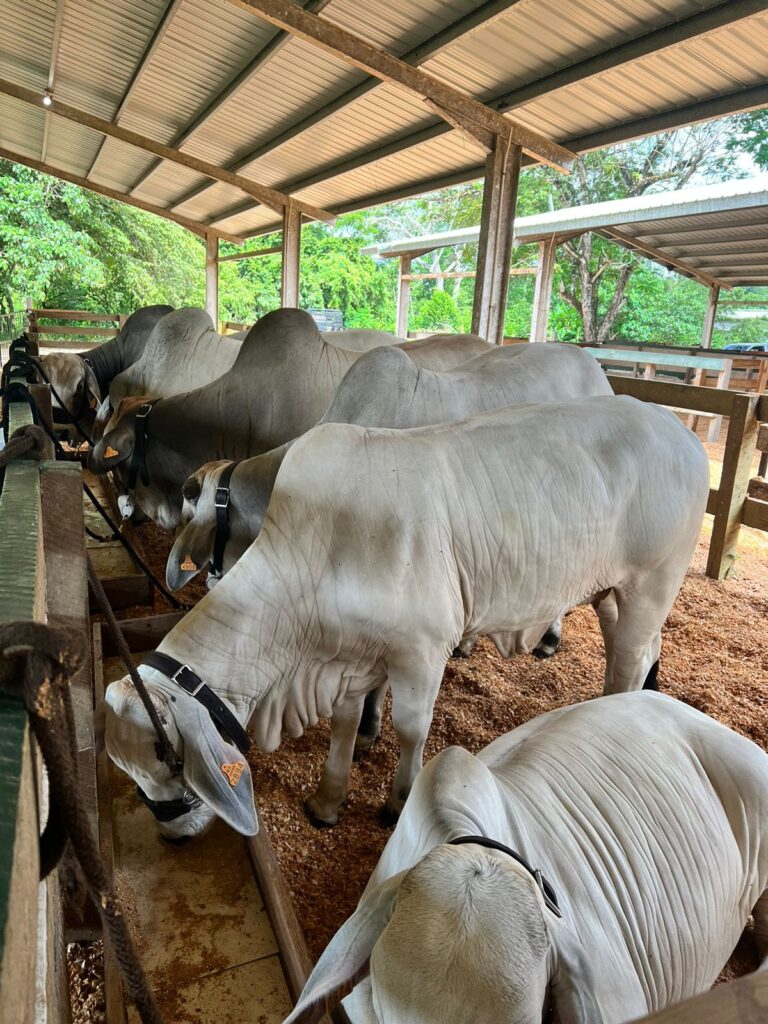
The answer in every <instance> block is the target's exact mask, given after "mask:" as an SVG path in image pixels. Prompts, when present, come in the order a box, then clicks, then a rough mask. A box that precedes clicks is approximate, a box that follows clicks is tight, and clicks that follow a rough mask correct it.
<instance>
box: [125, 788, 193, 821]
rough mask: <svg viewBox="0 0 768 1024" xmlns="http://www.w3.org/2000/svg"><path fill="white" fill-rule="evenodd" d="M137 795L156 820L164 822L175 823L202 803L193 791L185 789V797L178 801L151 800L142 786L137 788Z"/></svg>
mask: <svg viewBox="0 0 768 1024" xmlns="http://www.w3.org/2000/svg"><path fill="white" fill-rule="evenodd" d="M136 795H137V796H138V798H139V800H141V802H142V803H143V804H146V805H147V807H148V808H149V809H150V811H152V813H153V814H154V816H155V818H156V819H157V820H158V821H162V822H165V821H175V820H176V818H180V817H181V816H182V814H189V812H190V811H191V810H192V808H193V807H197V806H199V805H200V804H201V803H202V801H201V800H200V799H199V797H196V796H195V794H194V793H193V792H192V790H191V789H185V790H184V795H183V796H181V797H179V798H178V800H150V799H149V797H148V796H147V794H146V793H145V792H144V790H143V789H142V788H141V786H137V787H136Z"/></svg>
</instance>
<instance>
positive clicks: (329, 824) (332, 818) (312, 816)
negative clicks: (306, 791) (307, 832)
mask: <svg viewBox="0 0 768 1024" xmlns="http://www.w3.org/2000/svg"><path fill="white" fill-rule="evenodd" d="M304 813H305V814H306V816H307V817H308V818H309V823H310V825H312V827H313V828H333V826H334V825H335V824H336V823H337V822H338V820H339V816H338V814H329V815H326V816H322V815H320V814H318V813H316V811H315V810H314V807H313V798H312V797H310V798H309V799H308V800H305V801H304Z"/></svg>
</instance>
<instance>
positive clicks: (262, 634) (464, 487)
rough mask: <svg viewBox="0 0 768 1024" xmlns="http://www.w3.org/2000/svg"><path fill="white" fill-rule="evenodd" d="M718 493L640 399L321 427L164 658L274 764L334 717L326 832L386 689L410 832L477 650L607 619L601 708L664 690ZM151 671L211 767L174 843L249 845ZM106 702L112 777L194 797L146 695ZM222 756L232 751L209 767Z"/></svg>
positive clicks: (239, 803) (169, 714)
mask: <svg viewBox="0 0 768 1024" xmlns="http://www.w3.org/2000/svg"><path fill="white" fill-rule="evenodd" d="M708 476H709V474H708V463H707V457H706V454H705V452H704V449H703V447H702V445H701V442H700V441H699V440H698V438H697V437H696V436H695V435H694V434H693V433H691V431H689V430H687V429H686V428H685V427H684V426H683V425H682V424H681V423H680V422H679V420H678V419H677V418H676V417H675V416H674V415H673V414H672V413H670V412H668V411H667V410H665V409H661V408H659V407H657V406H654V405H649V404H645V403H642V402H639V401H637V400H635V399H632V398H627V397H610V398H604V397H601V398H588V399H580V400H574V401H571V402H561V403H552V404H548V405H523V406H516V407H512V408H509V409H505V410H502V411H500V412H495V413H486V414H485V415H482V416H476V417H473V418H472V419H469V420H463V421H461V422H459V423H449V424H440V425H438V426H434V427H422V428H420V429H417V430H387V429H373V428H364V427H358V426H353V425H350V424H336V423H326V424H323V425H322V426H319V427H316V428H315V429H313V430H311V431H309V432H308V433H307V434H306V435H305V436H304V437H302V438H300V439H299V440H298V441H297V442H296V444H295V445H294V446H293V448H292V449H291V451H290V453H289V454H288V456H287V457H286V459H285V460H284V462H283V465H282V467H281V469H280V472H279V474H278V477H277V480H276V482H275V487H274V490H273V492H272V499H271V501H270V505H269V509H268V512H267V518H266V520H265V522H264V526H263V527H262V530H261V533H260V534H259V537H258V538H257V539H256V540H255V541H254V543H253V544H252V545H251V547H250V548H249V550H248V551H247V552H246V554H245V555H244V556H243V558H241V559H240V561H239V562H238V563H237V565H236V566H235V567H234V568H233V569H232V570H231V571H230V572H229V573H228V574H227V575H226V576H225V577H224V579H223V580H222V581H221V583H219V584H218V585H217V586H216V587H215V588H214V589H213V590H212V591H210V593H208V594H207V595H206V596H205V597H204V598H203V599H202V601H200V602H199V604H197V605H196V606H195V608H194V609H193V610H192V611H191V612H189V613H188V614H187V615H186V616H185V617H184V618H183V619H182V620H181V622H179V623H178V625H177V626H175V627H174V629H172V630H171V632H170V633H168V635H167V636H166V637H165V638H164V640H163V641H162V643H161V645H160V647H159V648H158V650H159V651H160V652H161V653H163V654H165V655H167V656H170V657H171V658H174V659H177V661H178V662H179V663H180V664H181V665H187V666H190V667H191V669H193V670H194V672H195V673H197V675H198V676H199V677H200V678H202V679H204V680H205V681H206V682H207V683H208V684H209V685H210V687H212V688H213V690H214V691H215V692H216V693H217V694H218V695H219V696H220V697H222V699H223V700H224V701H225V702H226V704H227V705H228V706H229V707H230V708H231V709H232V710H233V711H234V713H235V715H236V716H237V718H238V720H239V721H240V722H241V723H242V724H246V723H247V724H248V726H249V729H250V731H251V734H252V735H253V736H254V738H255V741H256V743H257V744H258V746H259V747H261V749H263V750H266V751H270V750H274V749H276V747H277V746H278V745H279V743H280V738H281V735H282V732H283V731H285V732H287V733H288V734H289V735H291V736H299V735H301V734H302V732H303V731H304V729H306V728H307V727H308V726H312V725H314V724H315V723H316V722H317V720H318V718H320V717H328V716H332V729H331V748H330V752H329V756H328V761H327V763H326V767H325V771H324V773H323V778H322V780H321V782H320V786H319V788H318V791H317V793H316V794H315V795H314V796H313V797H312V798H311V799H310V801H309V802H308V810H309V812H310V814H311V815H312V816H313V817H314V818H315V819H316V820H318V821H319V822H323V823H326V824H333V823H335V821H336V820H337V814H338V809H339V807H340V805H341V803H342V802H343V800H344V798H345V796H346V791H347V784H348V776H349V769H350V765H351V761H352V755H353V750H354V743H355V735H356V731H357V725H358V722H359V721H360V713H361V709H362V706H363V702H364V699H365V695H366V693H368V692H369V691H371V690H374V689H376V688H377V687H379V686H381V685H382V684H383V683H385V682H386V683H388V684H389V686H390V688H391V691H392V721H393V725H394V728H395V732H396V734H397V737H398V740H399V742H400V763H399V766H398V769H397V773H396V776H395V780H394V786H393V791H392V793H391V795H390V798H389V800H388V811H389V812H390V813H391V814H393V815H396V814H397V813H398V812H399V811H400V810H401V808H402V806H403V803H404V801H405V799H406V797H407V795H408V792H409V790H410V787H411V785H412V783H413V780H414V778H415V777H416V774H417V772H418V770H419V768H420V767H421V759H422V752H423V749H424V743H425V741H426V738H427V734H428V732H429V726H430V722H431V718H432V708H433V706H434V702H435V698H436V696H437V692H438V690H439V687H440V682H441V679H442V676H443V669H444V667H445V663H446V661H447V659H448V657H449V656H450V654H451V651H452V650H453V649H454V647H455V646H456V644H457V643H458V642H459V640H460V639H461V638H462V637H471V636H477V635H480V634H485V635H488V636H490V637H491V639H492V640H493V641H494V643H495V644H496V646H497V648H498V649H499V651H500V652H501V653H502V655H504V656H509V655H511V654H513V653H518V652H519V653H527V652H530V651H531V650H532V648H533V647H535V646H536V644H537V643H538V642H539V639H540V638H541V635H542V633H543V632H544V631H545V630H546V628H547V626H548V625H549V623H551V622H552V621H554V620H555V619H557V618H558V617H559V616H560V615H562V614H563V613H564V612H565V611H567V610H568V609H569V608H573V607H575V606H576V605H578V604H583V603H587V602H592V603H593V604H594V605H595V607H596V610H597V614H598V618H599V621H600V626H601V629H602V632H603V638H604V642H605V647H606V670H605V691H606V692H607V693H613V692H616V691H622V690H635V689H639V688H640V687H642V686H643V684H644V683H645V682H646V681H650V680H652V679H654V678H655V667H656V664H657V662H658V658H659V651H660V647H661V627H662V624H663V623H664V620H665V618H666V616H667V613H668V612H669V609H670V608H671V606H672V603H673V601H674V600H675V597H676V595H677V592H678V590H679V588H680V585H681V583H682V580H683V578H684V575H685V571H686V568H687V566H688V563H689V561H690V557H691V554H692V552H693V550H694V547H695V545H696V541H697V539H698V535H699V529H700V527H701V520H702V516H703V513H704V509H705V506H706V501H707V495H708V490H709V479H708ZM142 674H143V675H144V677H145V678H146V679H147V681H148V683H149V686H150V689H151V690H153V691H154V693H155V694H156V696H157V699H158V701H159V702H160V703H161V706H162V708H161V711H162V714H163V715H164V716H165V717H166V718H167V720H168V723H169V728H172V729H173V730H174V738H175V739H176V740H177V741H179V742H180V744H181V746H182V747H183V749H184V751H185V752H186V753H185V754H184V758H185V762H186V761H187V760H188V753H189V751H190V750H192V751H194V752H195V757H194V764H195V769H194V771H195V774H194V777H193V778H189V777H187V779H186V781H187V783H188V785H189V787H191V789H192V790H193V791H194V792H195V793H197V795H198V796H199V797H200V798H201V799H202V800H203V801H205V803H204V804H203V805H202V806H200V807H197V808H196V809H195V810H194V811H192V812H190V813H189V814H188V815H186V816H185V818H184V819H183V820H182V821H180V822H178V823H176V824H174V825H173V827H172V832H175V833H176V834H178V835H184V834H190V833H191V834H194V833H195V832H198V831H200V830H201V829H203V828H205V827H206V825H207V824H208V823H209V822H210V821H211V820H212V818H213V816H214V815H215V814H219V815H220V816H221V817H222V818H224V819H225V820H227V821H229V822H230V824H232V825H233V826H234V827H235V828H238V829H240V830H241V831H244V832H248V831H249V830H251V831H253V830H254V829H255V828H256V822H255V817H254V812H253V807H252V805H251V804H249V802H248V799H245V800H244V799H243V797H244V794H245V793H246V790H248V791H250V786H249V783H248V782H247V781H246V782H244V783H243V785H242V786H239V787H238V786H233V787H231V788H223V787H221V786H220V785H214V784H213V783H214V782H215V783H220V782H221V768H220V766H221V764H222V763H223V762H222V761H221V760H220V759H219V760H216V756H217V755H221V754H224V753H225V751H226V748H227V746H228V745H227V744H226V743H224V742H223V741H222V740H221V739H220V738H218V733H217V732H216V729H215V727H214V726H213V724H212V723H211V722H210V720H209V719H208V718H207V715H206V714H205V713H204V712H202V709H201V708H200V707H199V705H198V704H197V702H196V701H195V700H194V699H193V698H190V697H188V696H187V694H186V693H184V692H183V691H182V690H181V689H180V688H179V687H178V686H177V685H176V684H175V683H174V682H173V681H171V680H169V679H168V678H166V677H165V676H164V675H162V674H161V673H160V672H159V671H157V670H156V669H151V668H148V667H145V668H144V669H143V673H142ZM190 704H191V705H194V707H192V708H191V709H190V708H189V705H190ZM107 705H108V711H111V714H108V715H107V723H106V724H107V732H106V737H107V748H108V750H109V753H110V755H111V756H112V758H113V760H114V761H115V763H116V764H118V766H119V767H121V768H123V770H125V771H126V772H128V774H130V775H132V776H133V777H134V778H135V779H136V781H137V782H139V784H140V785H141V786H142V787H143V788H144V789H145V791H147V792H148V793H149V796H150V798H151V799H153V800H165V799H175V798H178V797H179V796H180V793H181V791H182V790H183V788H184V787H183V781H180V780H175V779H171V778H169V777H168V772H167V769H166V768H165V767H164V766H163V765H161V764H159V763H158V762H155V761H154V759H153V753H152V752H153V738H152V730H151V728H150V726H149V721H148V720H146V719H145V717H144V714H143V709H142V708H141V706H140V705H139V704H138V699H137V697H136V695H135V694H134V693H133V691H132V688H131V684H130V682H129V681H126V680H124V681H122V682H117V683H113V684H112V685H111V686H110V687H109V689H108V691H107ZM189 716H191V717H189ZM206 745H208V746H210V747H211V750H212V751H214V752H215V755H216V756H207V755H206V756H203V755H202V754H201V753H200V751H201V750H202V749H204V748H205V747H206ZM217 745H218V746H217ZM233 749H234V748H232V747H231V745H230V746H229V750H230V751H233ZM227 763H228V762H227ZM239 774H240V772H239V771H238V776H239ZM242 774H243V775H247V771H246V770H245V768H244V769H243V772H242ZM147 786H150V790H151V791H149V790H147ZM160 794H164V795H162V796H161V795H160ZM169 794H174V796H170V795H169ZM248 807H250V812H249V813H248V812H247V808H248Z"/></svg>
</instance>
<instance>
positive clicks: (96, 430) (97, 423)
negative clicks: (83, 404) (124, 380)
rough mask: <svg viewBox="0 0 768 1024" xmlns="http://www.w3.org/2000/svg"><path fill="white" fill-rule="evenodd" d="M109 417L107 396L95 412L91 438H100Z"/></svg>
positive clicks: (109, 406) (110, 411) (110, 408)
mask: <svg viewBox="0 0 768 1024" xmlns="http://www.w3.org/2000/svg"><path fill="white" fill-rule="evenodd" d="M111 416H112V406H111V405H110V402H109V395H105V396H104V400H103V402H102V403H101V405H100V406H99V407H98V409H97V410H96V419H95V420H94V422H93V436H94V437H95V438H97V439H98V438H100V437H101V435H102V434H103V433H104V431H105V430H106V427H107V424H108V423H109V420H110V417H111Z"/></svg>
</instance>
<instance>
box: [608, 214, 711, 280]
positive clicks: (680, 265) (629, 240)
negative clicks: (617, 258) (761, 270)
mask: <svg viewBox="0 0 768 1024" xmlns="http://www.w3.org/2000/svg"><path fill="white" fill-rule="evenodd" d="M595 234H596V235H602V236H603V238H607V239H608V240H609V241H614V242H618V243H619V244H620V245H623V246H624V247H625V248H627V249H631V250H633V251H634V252H638V253H640V255H641V256H649V257H650V258H651V259H652V260H655V261H656V262H657V263H661V264H662V265H663V266H666V267H672V268H674V269H675V270H680V271H682V272H683V273H684V274H690V276H691V277H696V278H698V280H699V281H703V282H704V284H708V285H709V286H710V287H711V288H713V287H717V286H719V285H721V284H722V283H723V282H722V281H721V280H719V279H718V278H715V277H712V276H711V275H710V274H707V273H706V272H705V271H703V270H700V269H699V268H698V267H697V266H695V265H694V264H693V263H688V262H687V261H686V260H680V259H677V258H676V257H674V256H670V255H669V253H667V252H665V251H664V250H663V249H657V248H656V247H655V246H653V245H648V243H647V242H642V241H640V239H638V238H635V237H634V235H630V234H627V233H626V232H625V231H620V230H619V229H618V228H613V227H612V228H603V229H601V230H599V231H595ZM725 287H726V288H730V287H731V286H730V285H725Z"/></svg>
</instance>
